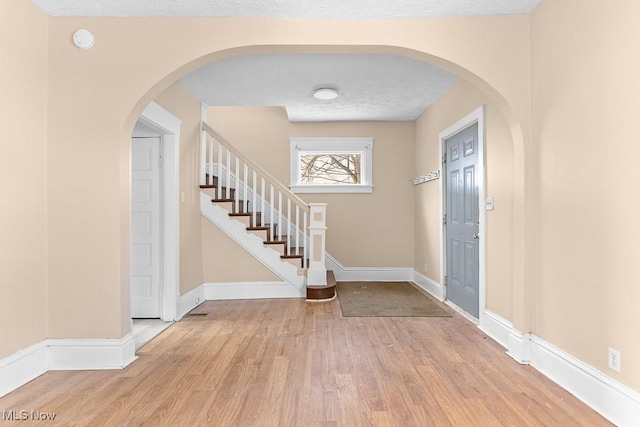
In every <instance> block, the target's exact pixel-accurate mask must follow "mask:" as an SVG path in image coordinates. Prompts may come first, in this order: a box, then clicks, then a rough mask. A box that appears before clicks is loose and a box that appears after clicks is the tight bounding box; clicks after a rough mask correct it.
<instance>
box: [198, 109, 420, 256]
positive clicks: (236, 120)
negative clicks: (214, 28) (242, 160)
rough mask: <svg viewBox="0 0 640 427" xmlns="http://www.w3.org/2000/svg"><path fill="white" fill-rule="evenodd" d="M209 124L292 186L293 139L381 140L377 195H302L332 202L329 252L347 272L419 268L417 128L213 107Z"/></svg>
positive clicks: (378, 143)
mask: <svg viewBox="0 0 640 427" xmlns="http://www.w3.org/2000/svg"><path fill="white" fill-rule="evenodd" d="M208 122H209V123H210V124H211V125H212V126H213V127H214V128H215V129H216V130H217V131H218V132H219V133H220V134H221V135H222V136H223V137H225V138H226V139H227V140H229V141H230V142H231V143H232V144H234V145H235V146H237V147H238V148H239V149H240V150H242V152H243V153H245V154H246V155H248V156H249V157H250V158H252V159H255V160H256V161H259V162H260V165H261V166H262V167H264V168H265V169H266V170H267V171H268V172H269V173H270V174H272V175H273V176H274V177H275V178H277V179H278V180H280V181H281V182H282V183H284V184H285V185H288V184H289V138H290V137H293V136H300V137H309V136H313V137H320V136H327V137H339V136H345V137H349V136H351V137H355V136H365V137H373V138H374V143H373V184H374V190H373V193H371V194H299V196H300V198H302V199H303V200H304V201H306V202H307V203H315V202H322V203H327V204H328V206H327V252H329V253H330V254H331V255H332V256H333V257H334V258H336V259H337V260H338V261H339V262H340V263H341V264H343V265H344V266H346V267H411V266H412V265H413V194H412V187H411V184H410V183H409V180H410V179H411V178H412V173H413V172H412V157H413V139H414V134H413V127H414V126H413V123H412V122H411V123H410V122H389V123H383V122H357V123H340V122H332V123H290V122H289V120H288V119H287V114H286V112H285V110H284V109H283V108H280V107H209V112H208Z"/></svg>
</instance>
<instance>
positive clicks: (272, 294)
mask: <svg viewBox="0 0 640 427" xmlns="http://www.w3.org/2000/svg"><path fill="white" fill-rule="evenodd" d="M204 296H205V299H206V300H227V299H264V298H304V297H305V296H306V295H305V294H304V293H303V292H301V291H300V289H298V288H296V287H295V286H293V285H292V284H290V283H287V282H237V283H205V284H204Z"/></svg>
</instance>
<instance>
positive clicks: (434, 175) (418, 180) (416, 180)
mask: <svg viewBox="0 0 640 427" xmlns="http://www.w3.org/2000/svg"><path fill="white" fill-rule="evenodd" d="M438 178H440V171H433V172H429V173H428V174H425V175H420V176H417V177H415V178H413V179H412V180H411V182H412V183H413V185H418V184H422V183H423V182H429V181H433V180H434V179H438Z"/></svg>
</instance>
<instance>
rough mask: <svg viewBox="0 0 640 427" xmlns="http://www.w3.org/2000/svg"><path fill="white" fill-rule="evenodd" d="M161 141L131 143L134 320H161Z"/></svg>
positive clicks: (133, 139) (150, 139)
mask: <svg viewBox="0 0 640 427" xmlns="http://www.w3.org/2000/svg"><path fill="white" fill-rule="evenodd" d="M160 144H161V138H160V137H150V138H132V139H131V317H144V318H156V317H160V315H161V312H160V296H161V286H162V283H161V263H160V260H161V253H162V247H161V242H162V238H161V234H162V229H161V225H160V224H161V210H160V206H161V194H162V192H161V191H160V189H161V185H162V181H161V179H160V165H161V163H160V161H161V158H160V152H161V150H160Z"/></svg>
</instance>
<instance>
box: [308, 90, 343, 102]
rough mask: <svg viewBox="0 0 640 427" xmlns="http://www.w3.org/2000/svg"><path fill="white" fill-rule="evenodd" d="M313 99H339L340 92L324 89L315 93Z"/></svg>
mask: <svg viewBox="0 0 640 427" xmlns="http://www.w3.org/2000/svg"><path fill="white" fill-rule="evenodd" d="M313 97H314V98H315V99H319V100H321V101H329V100H332V99H336V98H337V97H338V91H337V90H335V89H332V88H330V87H322V88H320V89H316V90H315V91H314V92H313Z"/></svg>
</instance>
